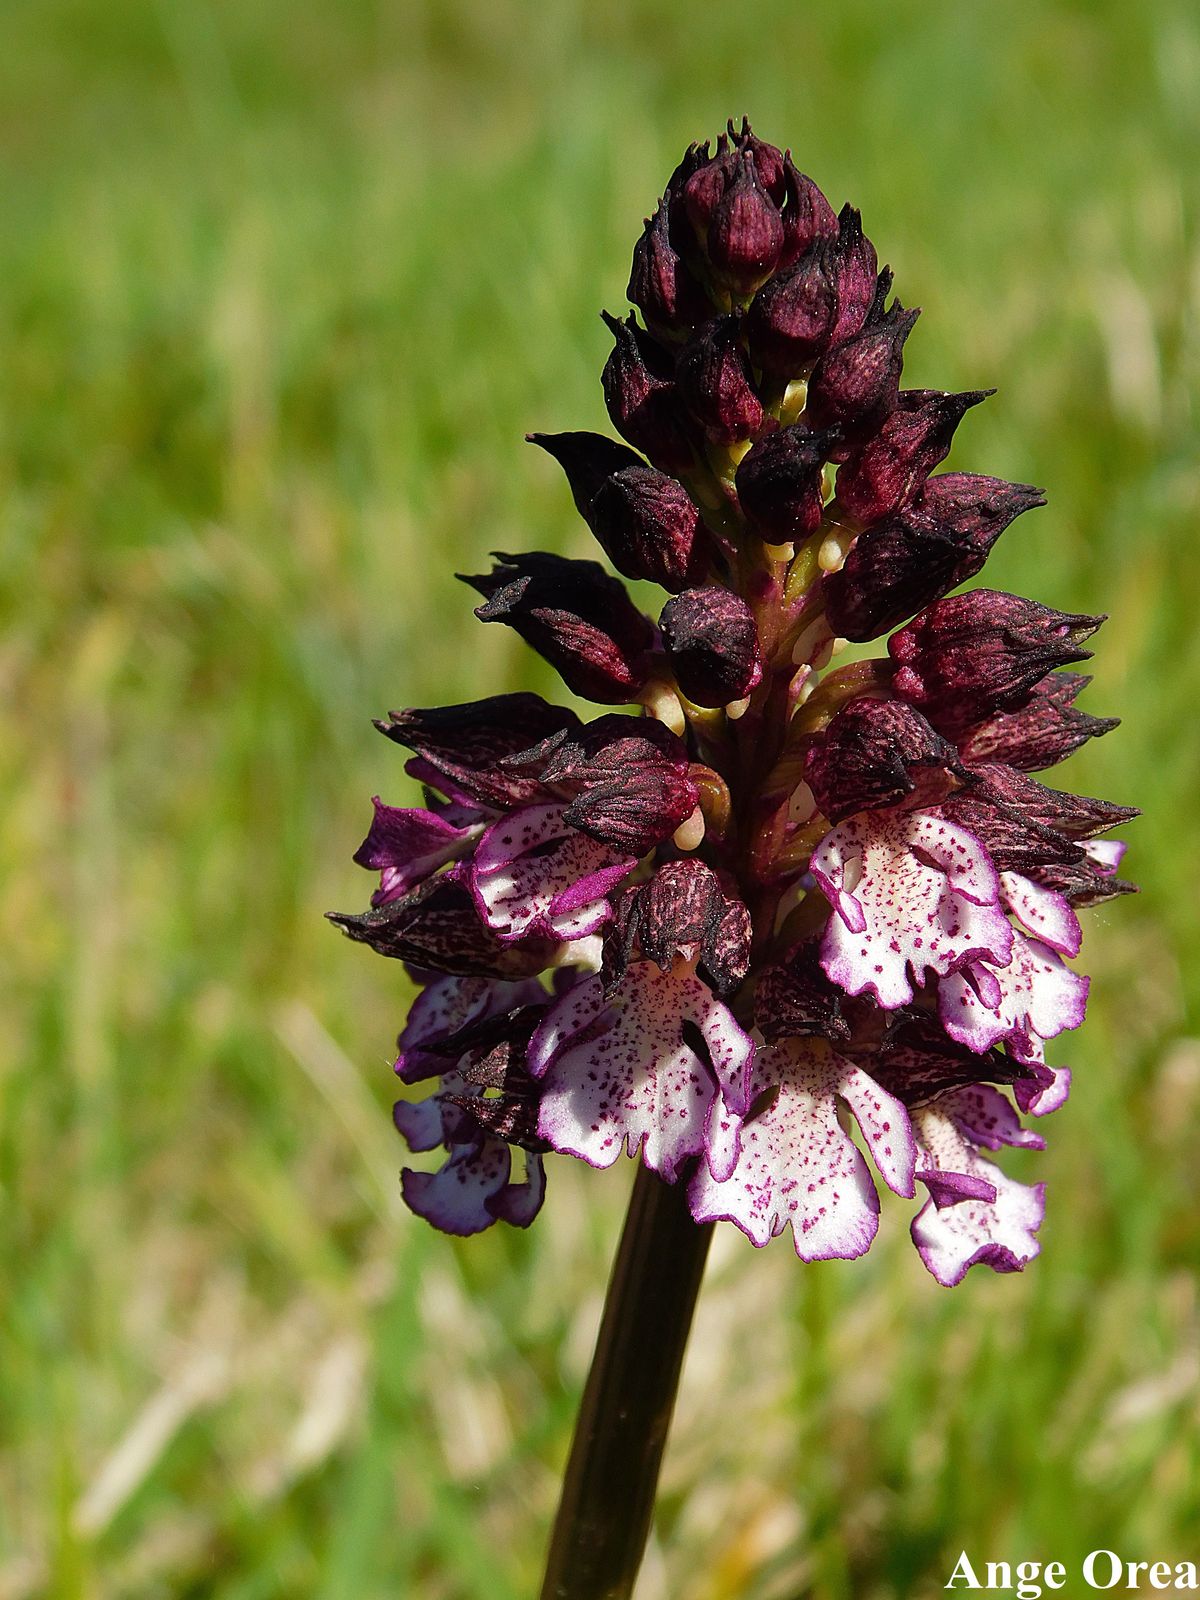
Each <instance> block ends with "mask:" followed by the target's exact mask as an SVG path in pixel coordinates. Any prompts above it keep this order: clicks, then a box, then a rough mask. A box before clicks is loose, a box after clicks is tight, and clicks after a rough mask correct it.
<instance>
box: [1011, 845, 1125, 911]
mask: <svg viewBox="0 0 1200 1600" xmlns="http://www.w3.org/2000/svg"><path fill="white" fill-rule="evenodd" d="M1028 876H1029V877H1031V878H1033V879H1035V881H1036V882H1038V883H1040V884H1041V885H1042V886H1043V887H1044V888H1046V889H1053V890H1055V891H1056V892H1057V893H1058V894H1061V895H1063V896H1064V897H1065V898H1066V899H1067V900H1069V901H1070V902H1071V904H1072V905H1073V906H1074V907H1075V909H1076V910H1077V911H1082V910H1084V909H1085V908H1086V907H1087V906H1098V905H1101V904H1102V903H1103V902H1104V901H1105V900H1113V899H1115V898H1116V896H1117V895H1122V894H1137V892H1138V888H1137V884H1136V883H1130V882H1129V880H1128V879H1127V878H1118V877H1116V876H1115V875H1114V874H1113V873H1112V872H1107V871H1105V870H1104V869H1103V868H1102V867H1099V866H1097V864H1096V863H1095V862H1094V861H1091V860H1089V859H1088V857H1087V856H1084V857H1083V858H1082V860H1079V861H1055V862H1050V863H1047V864H1046V865H1045V866H1039V867H1035V868H1034V869H1033V870H1032V871H1030V872H1029V874H1028Z"/></svg>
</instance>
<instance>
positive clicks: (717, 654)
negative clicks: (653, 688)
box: [658, 588, 763, 706]
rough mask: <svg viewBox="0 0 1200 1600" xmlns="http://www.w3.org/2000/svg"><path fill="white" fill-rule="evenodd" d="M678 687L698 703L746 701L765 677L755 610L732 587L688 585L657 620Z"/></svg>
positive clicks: (711, 704) (722, 704)
mask: <svg viewBox="0 0 1200 1600" xmlns="http://www.w3.org/2000/svg"><path fill="white" fill-rule="evenodd" d="M658 625H659V628H660V629H661V630H662V636H663V643H664V644H665V645H666V647H667V656H668V658H669V660H670V662H671V668H672V670H673V671H674V673H675V677H676V679H677V681H678V683H679V687H680V688H681V689H682V690H683V692H684V694H685V695H687V697H688V699H689V700H691V701H692V702H693V703H694V704H696V705H698V706H725V705H728V704H729V703H730V701H732V700H742V699H744V698H745V697H746V695H748V694H749V693H750V691H751V690H752V689H753V688H754V687H755V686H756V685H757V684H758V683H759V682H760V681H761V679H762V671H763V669H762V654H761V651H760V648H759V642H758V628H757V627H756V625H755V622H754V613H753V612H752V611H751V610H750V607H749V606H748V605H747V604H746V602H745V601H744V600H743V599H742V598H741V596H740V595H736V594H732V593H731V592H730V591H729V590H728V589H719V588H711V589H688V590H687V591H686V592H685V593H684V594H681V595H677V596H676V598H675V599H674V600H668V601H667V603H666V605H665V606H664V607H663V610H662V615H661V616H660V617H659V619H658Z"/></svg>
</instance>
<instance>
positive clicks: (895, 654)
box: [888, 589, 1104, 737]
mask: <svg viewBox="0 0 1200 1600" xmlns="http://www.w3.org/2000/svg"><path fill="white" fill-rule="evenodd" d="M1103 621H1104V618H1103V617H1089V616H1083V615H1074V614H1071V613H1069V612H1065V611H1055V610H1054V608H1053V607H1052V606H1043V605H1039V604H1038V602H1037V601H1036V600H1025V599H1022V598H1021V596H1020V595H1015V594H1004V593H1002V592H1001V591H999V590H996V589H973V590H972V591H971V592H970V593H969V594H958V595H951V596H950V597H949V598H948V599H945V600H939V601H937V602H936V604H934V605H932V606H930V607H929V609H928V610H927V611H924V612H922V614H921V615H920V616H919V617H917V618H916V619H915V620H914V621H912V622H910V623H909V625H908V626H907V627H906V628H902V629H901V630H900V632H899V633H894V634H893V635H892V637H891V638H890V639H889V640H888V651H889V654H890V655H891V657H892V660H893V661H894V662H895V663H896V672H895V675H894V677H893V680H892V683H893V688H894V689H895V692H896V693H897V694H898V695H901V696H902V697H903V698H904V699H906V700H909V701H911V702H912V704H913V705H916V706H920V707H921V709H922V710H923V711H924V713H925V715H926V716H927V717H928V718H929V720H930V722H932V723H933V725H934V726H935V727H936V728H937V729H939V731H941V732H942V733H946V734H949V735H950V736H951V737H953V736H954V735H955V734H957V733H960V732H962V731H963V730H964V729H966V728H969V727H971V726H972V725H973V724H974V723H977V722H981V721H982V720H983V719H984V718H985V717H989V716H991V715H992V714H993V713H994V712H997V711H1013V710H1015V709H1016V708H1017V707H1018V706H1021V705H1023V704H1024V703H1025V702H1026V701H1027V700H1028V699H1029V697H1030V695H1031V694H1032V692H1033V689H1034V687H1035V685H1036V684H1037V683H1038V682H1039V681H1040V680H1041V679H1042V678H1044V677H1045V676H1046V674H1047V673H1048V672H1052V671H1053V670H1054V669H1055V668H1056V667H1063V666H1067V665H1069V664H1070V663H1071V662H1073V661H1085V660H1086V659H1087V658H1088V657H1089V656H1090V655H1091V651H1090V650H1085V649H1084V648H1083V643H1084V641H1085V640H1087V639H1090V638H1091V636H1092V634H1094V633H1095V631H1096V629H1097V628H1098V627H1099V626H1100V624H1101V623H1102V622H1103Z"/></svg>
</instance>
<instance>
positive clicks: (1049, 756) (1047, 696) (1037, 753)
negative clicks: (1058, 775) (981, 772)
mask: <svg viewBox="0 0 1200 1600" xmlns="http://www.w3.org/2000/svg"><path fill="white" fill-rule="evenodd" d="M1091 681H1092V680H1091V678H1089V677H1088V676H1087V675H1086V674H1085V673H1082V672H1052V673H1051V674H1050V675H1049V677H1046V678H1043V679H1042V681H1041V683H1039V684H1038V685H1037V686H1036V688H1035V689H1034V691H1033V694H1032V697H1031V698H1030V701H1029V704H1028V705H1026V706H1023V707H1022V708H1021V709H1020V710H1019V711H1010V712H1000V713H999V714H998V715H997V716H994V717H990V718H989V719H988V720H987V721H986V722H981V723H980V724H979V726H978V727H975V728H972V729H971V730H970V731H969V732H968V733H967V734H966V736H965V737H964V738H963V739H961V740H960V741H959V749H960V750H961V752H962V756H963V759H964V760H965V761H969V762H972V763H976V762H984V761H1002V762H1004V763H1006V765H1008V766H1010V767H1017V768H1018V769H1019V770H1020V771H1022V772H1040V771H1041V770H1042V768H1043V767H1053V766H1056V765H1057V764H1058V762H1060V761H1064V760H1065V759H1066V758H1067V756H1069V755H1070V754H1071V753H1072V752H1073V751H1075V750H1078V749H1079V747H1080V746H1081V745H1084V744H1086V743H1087V741H1088V740H1089V739H1093V738H1097V737H1099V735H1101V734H1104V733H1111V731H1112V730H1113V729H1114V728H1115V727H1116V726H1117V724H1118V722H1119V721H1120V718H1119V717H1090V716H1088V714H1087V712H1086V711H1077V710H1076V709H1075V705H1074V702H1075V699H1076V697H1077V696H1078V695H1079V694H1080V692H1081V691H1082V690H1083V689H1085V688H1086V687H1087V685H1088V684H1089V683H1091Z"/></svg>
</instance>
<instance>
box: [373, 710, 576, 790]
mask: <svg viewBox="0 0 1200 1600" xmlns="http://www.w3.org/2000/svg"><path fill="white" fill-rule="evenodd" d="M388 717H389V721H388V722H376V724H375V726H376V727H377V728H378V729H379V731H380V733H385V734H386V735H387V736H388V738H389V739H394V740H395V741H396V743H397V744H402V745H406V746H407V747H408V749H410V750H412V751H414V752H415V753H416V755H417V757H418V758H419V760H420V761H421V763H422V764H423V767H422V770H421V772H420V774H419V775H420V776H421V777H423V778H426V779H427V781H430V782H432V783H435V784H437V785H438V786H439V787H441V781H440V780H442V779H445V780H446V781H447V782H448V783H449V784H450V785H451V786H452V787H453V788H454V789H455V790H456V791H458V792H459V793H460V794H461V795H464V796H469V797H470V798H472V799H475V800H481V801H483V802H484V804H485V805H496V806H500V807H508V806H511V805H517V804H520V803H521V802H523V801H529V800H532V799H533V798H534V796H535V795H536V794H538V792H539V790H540V788H541V785H540V782H539V780H538V778H537V776H536V775H533V774H528V773H521V772H518V771H513V770H505V768H504V766H503V763H504V761H505V760H506V759H508V758H511V757H513V756H516V755H519V754H520V753H521V752H522V751H526V750H529V749H530V748H532V747H533V746H534V745H538V744H541V743H542V742H543V741H544V740H548V739H551V738H554V737H555V736H558V737H559V738H561V736H562V735H563V734H564V733H567V732H574V731H575V730H577V729H578V728H580V727H581V726H582V724H581V723H580V721H579V718H578V717H577V716H576V715H575V713H574V712H573V711H568V710H567V709H566V708H565V707H564V706H552V705H550V704H549V703H548V702H547V701H545V700H543V699H542V698H541V696H540V695H536V694H497V695H490V696H489V697H488V698H487V699H486V700H469V701H467V702H466V703H465V704H463V705H457V706H433V707H431V708H429V709H428V710H421V709H410V710H407V711H391V712H389V713H388ZM412 765H415V763H410V766H412Z"/></svg>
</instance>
